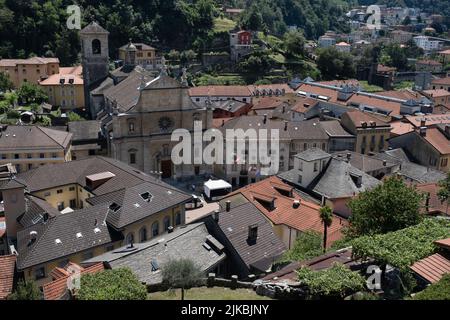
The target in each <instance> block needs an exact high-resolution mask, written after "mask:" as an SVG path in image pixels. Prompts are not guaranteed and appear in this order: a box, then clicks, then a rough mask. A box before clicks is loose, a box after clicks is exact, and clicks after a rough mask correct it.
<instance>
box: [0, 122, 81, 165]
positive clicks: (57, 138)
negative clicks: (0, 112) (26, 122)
mask: <svg viewBox="0 0 450 320" xmlns="http://www.w3.org/2000/svg"><path fill="white" fill-rule="evenodd" d="M71 151H72V134H71V133H69V132H63V131H59V130H53V129H49V128H46V127H40V126H34V125H32V126H10V125H8V126H6V125H4V126H2V127H0V155H1V159H0V165H1V164H7V163H11V164H12V165H14V166H15V168H16V170H17V172H18V173H19V172H25V171H28V170H31V169H34V168H37V167H39V166H42V165H44V164H49V163H62V162H67V161H70V160H71V159H72V155H71Z"/></svg>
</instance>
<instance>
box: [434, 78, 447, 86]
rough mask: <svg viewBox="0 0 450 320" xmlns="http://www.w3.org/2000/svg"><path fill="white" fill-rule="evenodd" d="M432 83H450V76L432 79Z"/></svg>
mask: <svg viewBox="0 0 450 320" xmlns="http://www.w3.org/2000/svg"><path fill="white" fill-rule="evenodd" d="M431 84H443V85H450V77H447V78H440V79H435V80H433V81H431Z"/></svg>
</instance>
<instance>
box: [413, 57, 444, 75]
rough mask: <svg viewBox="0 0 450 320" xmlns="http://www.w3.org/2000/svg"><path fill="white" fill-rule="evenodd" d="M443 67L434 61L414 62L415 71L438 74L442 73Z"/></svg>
mask: <svg viewBox="0 0 450 320" xmlns="http://www.w3.org/2000/svg"><path fill="white" fill-rule="evenodd" d="M442 70H443V65H442V63H440V62H439V61H435V60H418V61H417V62H416V71H421V72H431V73H439V72H442Z"/></svg>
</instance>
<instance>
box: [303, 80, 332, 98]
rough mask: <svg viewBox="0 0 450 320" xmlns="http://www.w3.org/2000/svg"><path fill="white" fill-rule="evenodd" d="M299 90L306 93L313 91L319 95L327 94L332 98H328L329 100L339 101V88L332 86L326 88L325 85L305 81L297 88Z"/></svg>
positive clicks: (326, 95)
mask: <svg viewBox="0 0 450 320" xmlns="http://www.w3.org/2000/svg"><path fill="white" fill-rule="evenodd" d="M297 91H303V92H306V93H313V94H317V95H319V96H325V97H328V98H330V100H328V102H337V101H338V99H337V97H338V90H337V89H330V88H324V87H319V86H315V85H312V84H308V83H303V84H302V85H300V87H298V88H297Z"/></svg>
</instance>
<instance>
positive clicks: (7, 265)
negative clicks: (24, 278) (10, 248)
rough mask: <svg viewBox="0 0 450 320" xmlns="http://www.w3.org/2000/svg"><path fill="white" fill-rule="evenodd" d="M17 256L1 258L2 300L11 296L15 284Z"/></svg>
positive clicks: (0, 287) (0, 296)
mask: <svg viewBox="0 0 450 320" xmlns="http://www.w3.org/2000/svg"><path fill="white" fill-rule="evenodd" d="M15 266H16V256H15V255H9V256H0V300H3V299H6V297H7V296H8V295H9V294H11V292H12V289H13V284H14V270H15Z"/></svg>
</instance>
